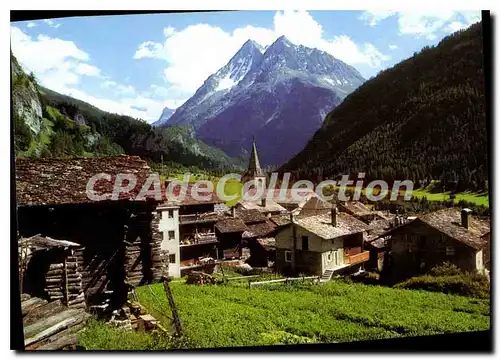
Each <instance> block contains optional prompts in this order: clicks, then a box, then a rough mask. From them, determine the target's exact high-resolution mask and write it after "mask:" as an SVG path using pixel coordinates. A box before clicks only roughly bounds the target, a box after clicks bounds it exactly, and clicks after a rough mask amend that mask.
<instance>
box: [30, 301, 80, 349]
mask: <svg viewBox="0 0 500 360" xmlns="http://www.w3.org/2000/svg"><path fill="white" fill-rule="evenodd" d="M69 311H72V312H73V313H75V312H76V315H74V316H71V317H68V318H65V319H64V320H62V321H61V322H59V323H57V324H55V325H52V326H51V327H49V328H46V329H45V330H43V331H41V332H39V333H36V334H34V335H32V336H31V337H28V338H26V337H25V340H24V345H25V346H28V345H31V344H33V343H36V342H38V341H40V340H43V339H45V338H47V337H49V336H51V335H53V334H56V333H58V332H60V331H62V330H65V329H67V328H69V327H71V326H73V325H76V324H79V323H81V322H83V321H84V320H86V319H87V318H88V314H86V313H85V312H83V311H79V310H72V309H70V310H68V311H67V312H69Z"/></svg>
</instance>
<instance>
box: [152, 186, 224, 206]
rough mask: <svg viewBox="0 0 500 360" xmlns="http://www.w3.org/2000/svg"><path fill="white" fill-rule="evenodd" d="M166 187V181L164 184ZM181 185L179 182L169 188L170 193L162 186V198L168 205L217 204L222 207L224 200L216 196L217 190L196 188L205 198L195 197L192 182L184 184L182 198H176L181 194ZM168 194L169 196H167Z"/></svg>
mask: <svg viewBox="0 0 500 360" xmlns="http://www.w3.org/2000/svg"><path fill="white" fill-rule="evenodd" d="M166 186H167V187H168V183H167V184H166ZM181 191H182V187H181V184H177V185H175V186H173V188H172V190H171V194H167V188H166V187H165V186H164V187H163V189H162V192H163V193H164V198H165V199H167V201H166V204H168V205H173V204H175V205H178V206H190V205H200V204H214V206H215V205H217V206H218V207H219V208H221V209H222V208H223V207H222V205H223V204H224V201H223V200H222V199H220V198H219V197H218V196H217V192H216V191H215V190H214V191H208V190H206V191H204V189H203V188H199V189H197V191H196V192H197V194H199V195H200V196H201V197H203V198H206V199H204V200H201V199H195V198H194V197H193V196H192V195H193V184H192V183H189V184H187V186H186V193H185V195H184V197H183V199H182V200H178V199H177V198H178V197H179V195H180V194H181ZM169 195H170V196H169Z"/></svg>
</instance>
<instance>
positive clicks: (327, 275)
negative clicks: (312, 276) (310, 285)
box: [319, 269, 333, 282]
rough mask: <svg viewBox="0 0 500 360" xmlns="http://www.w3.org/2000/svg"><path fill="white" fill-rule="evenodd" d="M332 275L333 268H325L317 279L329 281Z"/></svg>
mask: <svg viewBox="0 0 500 360" xmlns="http://www.w3.org/2000/svg"><path fill="white" fill-rule="evenodd" d="M332 275H333V270H330V269H328V270H325V272H324V273H323V275H322V276H321V279H320V280H319V281H320V282H326V281H330V280H331V279H332Z"/></svg>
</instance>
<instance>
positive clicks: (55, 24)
mask: <svg viewBox="0 0 500 360" xmlns="http://www.w3.org/2000/svg"><path fill="white" fill-rule="evenodd" d="M43 22H44V23H46V24H47V25H49V26H50V27H53V28H55V29H57V28H58V27H59V26H61V24H59V23H56V22H55V21H54V20H52V19H44V20H43Z"/></svg>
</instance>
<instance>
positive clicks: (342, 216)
mask: <svg viewBox="0 0 500 360" xmlns="http://www.w3.org/2000/svg"><path fill="white" fill-rule="evenodd" d="M294 221H295V224H296V225H298V226H300V227H302V228H304V229H306V230H307V231H310V232H311V233H313V234H316V235H318V236H319V237H321V238H323V239H334V238H337V237H340V236H345V235H349V234H355V233H359V232H363V231H365V230H366V229H367V228H368V225H367V224H365V223H364V222H362V221H360V220H358V219H356V218H355V217H354V216H351V215H349V214H347V213H337V225H336V226H332V219H331V214H322V215H316V216H310V217H304V218H299V219H296V220H294Z"/></svg>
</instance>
